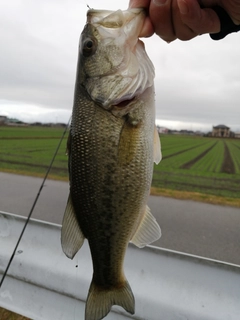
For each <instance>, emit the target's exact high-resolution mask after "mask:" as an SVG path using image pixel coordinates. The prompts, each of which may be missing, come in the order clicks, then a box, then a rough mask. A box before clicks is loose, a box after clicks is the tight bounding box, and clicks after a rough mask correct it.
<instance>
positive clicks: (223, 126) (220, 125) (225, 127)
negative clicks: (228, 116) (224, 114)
mask: <svg viewBox="0 0 240 320" xmlns="http://www.w3.org/2000/svg"><path fill="white" fill-rule="evenodd" d="M213 128H214V129H230V128H229V127H227V126H225V125H224V124H219V125H218V126H215V127H213Z"/></svg>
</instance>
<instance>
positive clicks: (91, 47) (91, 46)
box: [82, 38, 96, 57]
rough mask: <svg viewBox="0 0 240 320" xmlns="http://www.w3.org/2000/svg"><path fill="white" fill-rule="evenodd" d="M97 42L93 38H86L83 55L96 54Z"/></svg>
mask: <svg viewBox="0 0 240 320" xmlns="http://www.w3.org/2000/svg"><path fill="white" fill-rule="evenodd" d="M95 47H96V46H95V43H94V41H93V40H92V39H89V38H88V39H86V40H85V41H84V42H83V50H82V52H83V55H84V56H85V57H89V56H90V55H92V54H94V52H95V49H96V48H95Z"/></svg>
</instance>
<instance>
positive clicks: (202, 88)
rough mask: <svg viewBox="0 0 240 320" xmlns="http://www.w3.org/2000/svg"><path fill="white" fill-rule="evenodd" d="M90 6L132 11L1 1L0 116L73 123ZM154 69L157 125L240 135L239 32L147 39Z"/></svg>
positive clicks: (54, 1)
mask: <svg viewBox="0 0 240 320" xmlns="http://www.w3.org/2000/svg"><path fill="white" fill-rule="evenodd" d="M87 4H88V5H89V6H90V7H92V8H95V9H110V10H115V9H126V8H127V7H128V1H126V0H121V1H112V0H108V1H107V0H98V1H96V0H95V1H94V0H88V1H84V0H83V1H81V0H70V1H69V0H41V1H36V0H24V1H23V0H13V1H9V0H0V45H1V50H0V115H6V116H8V117H16V118H18V119H20V120H23V121H31V122H33V121H43V122H65V123H67V122H68V119H69V117H70V114H71V109H72V101H73V91H74V82H75V73H76V62H77V54H78V52H77V50H78V41H79V36H80V33H81V31H82V29H83V27H84V24H85V21H86V11H87ZM144 42H145V46H146V50H147V52H148V55H149V56H150V58H151V60H152V62H153V64H154V66H155V72H156V77H155V88H156V118H157V123H158V124H160V125H162V126H167V127H169V128H171V129H173V128H175V129H182V128H187V129H193V130H203V131H207V130H211V128H212V126H213V125H218V124H225V125H227V126H229V127H230V128H231V129H232V130H233V131H240V105H239V103H240V59H239V57H240V32H239V33H235V34H232V35H229V36H227V37H226V38H225V39H223V40H221V41H213V40H211V38H210V37H209V36H208V35H202V36H199V37H197V38H195V39H193V40H191V41H187V42H182V41H180V40H177V41H174V42H172V43H170V44H167V43H165V42H164V41H163V40H161V39H160V38H158V37H157V36H153V37H151V38H149V39H144Z"/></svg>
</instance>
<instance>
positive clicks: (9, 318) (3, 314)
mask: <svg viewBox="0 0 240 320" xmlns="http://www.w3.org/2000/svg"><path fill="white" fill-rule="evenodd" d="M0 319H1V320H30V319H29V318H26V317H23V316H21V315H19V314H17V313H14V312H11V311H8V310H6V309H3V308H1V307H0Z"/></svg>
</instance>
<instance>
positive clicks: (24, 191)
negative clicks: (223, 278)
mask: <svg viewBox="0 0 240 320" xmlns="http://www.w3.org/2000/svg"><path fill="white" fill-rule="evenodd" d="M41 183H42V179H39V178H33V177H27V176H20V175H13V174H6V173H2V172H0V211H5V212H10V213H14V214H19V215H23V216H27V215H28V214H29V212H30V210H31V208H32V205H33V202H34V199H35V197H36V195H37V193H38V191H39V188H40V186H41ZM68 190H69V186H68V183H66V182H59V181H53V180H47V181H46V183H45V186H44V187H43V189H42V192H41V195H40V197H39V200H38V202H37V205H36V207H35V209H34V211H33V215H32V218H35V219H40V220H44V221H49V222H53V223H58V224H61V221H62V217H63V214H64V209H65V206H66V202H67V198H68ZM148 204H149V207H150V208H151V211H152V213H153V215H154V216H155V217H156V219H157V221H158V223H159V225H160V226H161V229H162V237H161V238H160V239H159V240H158V241H156V242H155V243H153V245H157V246H160V247H163V248H167V249H172V250H176V251H181V252H186V253H190V254H194V255H199V256H203V257H208V258H211V259H217V260H221V261H226V262H229V263H234V264H238V265H240V209H239V208H233V207H227V206H218V205H211V204H204V203H199V202H195V201H188V200H176V199H171V198H165V197H156V196H150V198H149V203H148Z"/></svg>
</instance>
